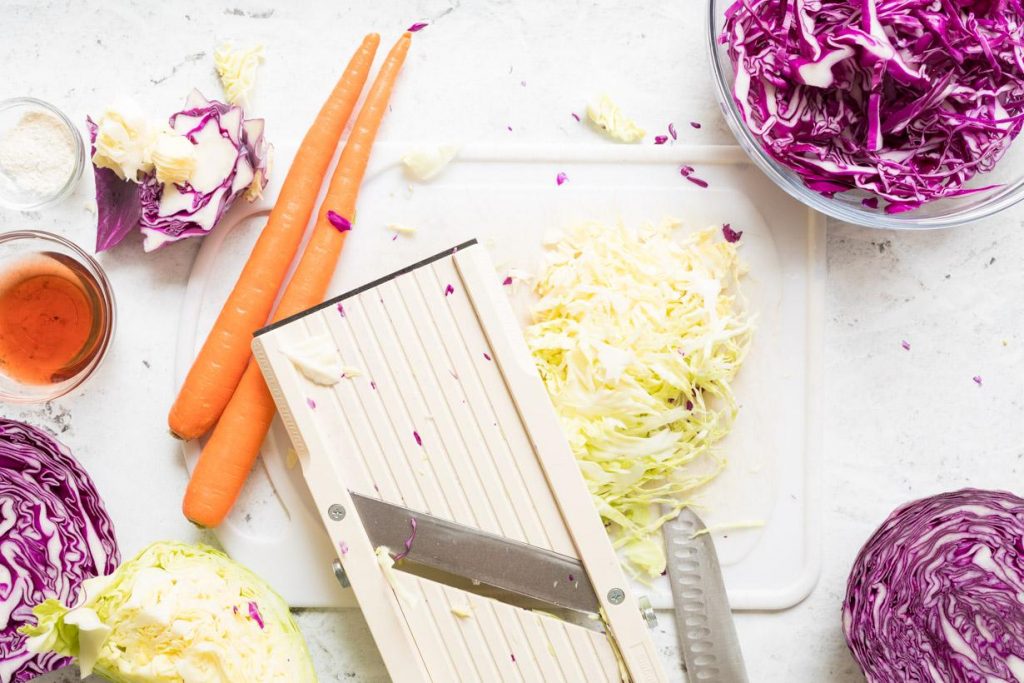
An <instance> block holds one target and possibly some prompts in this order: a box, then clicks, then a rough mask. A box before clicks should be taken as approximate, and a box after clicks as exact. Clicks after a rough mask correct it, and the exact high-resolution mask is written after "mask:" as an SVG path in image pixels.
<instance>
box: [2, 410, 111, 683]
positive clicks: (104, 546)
mask: <svg viewBox="0 0 1024 683" xmlns="http://www.w3.org/2000/svg"><path fill="white" fill-rule="evenodd" d="M0 521H2V524H0V576H2V577H3V578H2V580H0V614H2V615H3V619H2V620H0V680H2V681H5V682H8V681H16V682H21V681H29V680H34V679H35V678H36V677H37V676H41V675H42V674H44V673H46V672H48V671H53V670H54V669H58V668H60V667H62V666H64V665H66V664H70V662H71V660H70V659H67V658H65V657H61V656H59V655H56V654H54V653H52V652H50V653H46V654H38V655H33V654H31V653H29V652H28V651H27V650H26V649H25V636H22V635H20V634H19V633H18V628H19V627H21V626H24V625H34V624H35V623H36V617H35V616H34V615H33V614H32V608H33V607H34V606H36V605H38V604H40V603H42V602H43V601H44V600H47V599H48V598H56V599H58V600H60V601H61V602H63V603H64V604H67V605H71V604H74V603H75V601H76V600H77V598H78V592H79V589H80V587H81V585H82V582H83V581H85V580H86V579H89V578H92V577H94V576H97V575H101V574H109V573H110V572H112V571H114V569H116V568H117V565H118V563H119V562H120V555H119V554H118V549H117V539H116V538H115V537H114V527H113V524H111V521H110V517H109V516H107V511H106V509H105V508H104V506H103V501H102V500H101V499H100V496H99V494H98V493H97V492H96V488H95V486H94V485H93V482H92V480H91V479H90V478H89V475H88V474H87V473H86V472H85V470H83V469H82V466H81V465H79V464H78V462H77V461H76V460H75V459H74V457H73V456H72V455H71V453H70V452H69V451H68V449H67V448H66V447H65V446H63V445H62V444H60V443H58V442H57V441H55V440H54V439H53V438H52V437H51V436H49V435H48V434H46V433H45V432H43V431H41V430H39V429H36V428H35V427H31V426H29V425H27V424H24V423H21V422H16V421H14V420H9V419H6V418H0Z"/></svg>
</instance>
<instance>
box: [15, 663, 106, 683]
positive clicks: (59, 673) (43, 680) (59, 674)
mask: <svg viewBox="0 0 1024 683" xmlns="http://www.w3.org/2000/svg"><path fill="white" fill-rule="evenodd" d="M82 680H83V679H82V675H81V674H80V673H79V672H78V665H77V664H69V665H67V666H62V667H61V668H59V669H54V670H53V671H51V672H49V673H45V674H42V675H41V676H36V677H35V678H30V679H29V680H28V683H68V682H69V681H74V683H78V681H82ZM84 680H85V681H94V682H95V681H98V680H100V679H99V678H97V677H95V676H89V678H86V679H84Z"/></svg>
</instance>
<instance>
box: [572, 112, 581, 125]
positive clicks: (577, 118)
mask: <svg viewBox="0 0 1024 683" xmlns="http://www.w3.org/2000/svg"><path fill="white" fill-rule="evenodd" d="M572 117H573V118H574V119H576V123H579V122H580V115H579V114H577V113H576V112H572Z"/></svg>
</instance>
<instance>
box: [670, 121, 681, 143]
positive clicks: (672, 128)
mask: <svg viewBox="0 0 1024 683" xmlns="http://www.w3.org/2000/svg"><path fill="white" fill-rule="evenodd" d="M668 134H669V135H671V136H672V139H673V140H676V139H678V137H679V134H678V133H676V124H674V123H670V124H668Z"/></svg>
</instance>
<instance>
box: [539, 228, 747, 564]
mask: <svg viewBox="0 0 1024 683" xmlns="http://www.w3.org/2000/svg"><path fill="white" fill-rule="evenodd" d="M672 228H673V226H672V225H669V224H666V225H662V226H660V227H649V228H645V229H643V230H640V231H632V230H628V229H626V228H625V227H622V226H617V227H604V226H601V225H597V224H589V225H583V226H580V227H577V228H575V229H574V230H571V231H570V232H569V233H568V234H567V236H565V237H564V238H563V239H561V240H560V241H558V242H557V243H556V244H555V245H554V246H553V253H551V254H550V255H549V256H548V259H547V261H546V263H545V266H544V268H543V272H542V273H541V275H540V276H539V277H538V279H537V281H536V283H535V290H536V293H537V294H538V296H539V301H538V302H537V304H536V306H535V307H534V309H533V317H532V320H533V322H532V323H531V324H530V325H529V326H528V327H527V329H526V338H527V342H528V344H529V346H530V349H531V351H532V353H533V356H534V359H535V361H536V364H537V367H538V369H539V371H540V374H541V377H542V379H543V380H544V383H545V385H546V386H547V389H548V393H549V394H550V395H551V398H552V401H553V403H554V405H555V408H556V410H557V412H558V414H559V417H560V419H561V423H562V427H563V430H564V432H565V434H566V436H567V438H568V441H569V445H570V447H571V448H572V451H573V453H574V455H575V456H576V459H577V461H578V463H579V466H580V469H581V470H582V472H583V476H584V478H585V479H586V482H587V485H588V487H589V489H590V492H591V494H592V495H593V497H594V501H595V504H596V505H597V508H598V511H599V512H600V514H601V516H602V518H603V519H604V521H605V523H606V526H608V531H609V533H610V535H611V537H612V540H613V543H614V545H615V546H616V547H617V548H621V549H622V551H623V552H624V554H625V557H626V559H627V560H628V563H627V567H629V568H631V569H632V570H634V571H637V572H642V573H643V574H646V575H648V576H651V577H654V576H658V575H659V574H661V572H662V571H663V570H664V569H665V554H664V550H663V548H662V545H661V541H660V538H659V537H658V536H657V534H656V532H657V531H658V529H659V528H660V527H661V525H662V524H663V523H664V522H665V521H667V520H668V519H669V518H671V517H672V516H674V514H678V511H679V510H680V509H682V508H683V507H684V506H685V505H686V504H687V503H688V502H689V499H690V496H691V494H692V493H693V492H694V491H695V490H696V489H698V488H699V487H700V486H702V485H703V484H705V483H707V482H708V481H710V480H711V479H712V478H714V476H715V475H716V474H717V473H718V472H719V471H720V470H721V468H722V467H723V466H724V464H725V460H724V458H723V457H722V456H721V455H720V454H719V453H717V452H716V451H715V448H714V447H715V444H716V443H717V442H718V441H719V440H720V439H721V438H722V437H724V436H725V435H726V434H728V432H729V429H730V427H731V425H732V422H733V419H734V417H735V415H736V412H737V405H736V402H735V400H734V398H733V393H732V389H731V386H730V383H731V382H732V380H733V379H734V377H735V376H736V373H737V371H738V370H739V368H740V366H741V364H742V362H743V359H744V357H745V356H746V353H747V349H748V347H749V344H750V339H751V334H752V325H751V320H750V318H749V316H748V315H747V313H746V311H745V310H744V305H743V302H742V299H741V297H740V294H739V291H738V285H739V280H740V278H741V276H742V275H743V273H744V268H743V266H742V264H741V262H740V260H739V256H738V253H737V247H738V246H739V245H736V244H730V243H727V242H724V241H720V240H718V239H717V238H716V237H715V234H716V231H712V230H706V231H702V232H698V233H694V234H689V235H686V236H683V237H676V236H674V235H673V229H672ZM662 505H665V506H668V507H669V508H670V509H671V510H672V514H669V515H664V516H663V515H662V511H661V508H660V506H662Z"/></svg>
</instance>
